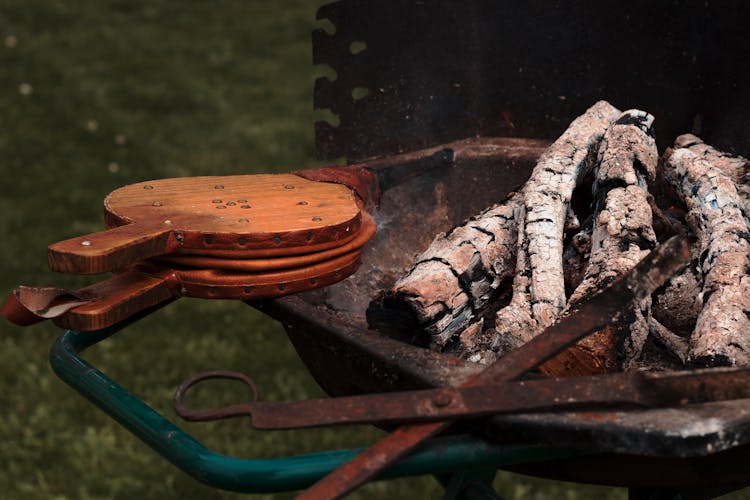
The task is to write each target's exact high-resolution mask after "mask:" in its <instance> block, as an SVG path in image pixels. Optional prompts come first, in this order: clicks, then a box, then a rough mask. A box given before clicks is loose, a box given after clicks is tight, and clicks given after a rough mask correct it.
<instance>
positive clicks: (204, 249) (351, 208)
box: [48, 174, 362, 274]
mask: <svg viewBox="0 0 750 500" xmlns="http://www.w3.org/2000/svg"><path fill="white" fill-rule="evenodd" d="M104 212H105V223H106V225H107V227H108V228H109V229H108V230H107V231H102V232H98V233H92V234H88V235H84V236H80V237H76V238H71V239H69V240H65V241H62V242H59V243H55V244H53V245H50V247H49V252H48V256H49V258H48V260H49V265H50V267H51V268H52V269H53V270H56V271H60V272H65V273H71V274H96V273H102V272H106V271H111V270H115V269H119V268H123V267H125V266H127V265H128V264H131V263H134V262H137V261H139V260H143V259H146V258H149V257H154V256H157V255H163V254H165V253H172V252H180V251H183V250H184V251H187V252H188V253H193V254H198V255H209V256H215V257H230V258H242V257H247V256H249V255H253V256H259V255H257V254H252V253H251V254H246V253H245V252H253V251H258V250H260V251H261V252H266V253H265V256H269V255H273V256H279V255H298V254H305V253H312V252H313V251H319V250H325V249H329V248H333V247H336V246H339V245H341V244H342V243H344V242H347V241H351V239H353V237H354V236H353V235H355V234H356V233H357V232H358V231H359V229H360V225H361V221H362V215H361V214H362V212H361V210H360V207H359V204H358V202H357V198H356V197H355V195H354V194H353V193H352V192H351V190H350V189H349V188H347V187H345V186H342V185H339V184H334V183H325V182H313V181H309V180H307V179H303V178H301V177H299V176H296V175H292V174H259V175H234V176H222V177H185V178H174V179H161V180H155V181H147V182H141V183H136V184H131V185H128V186H124V187H122V188H120V189H117V190H115V191H113V192H112V193H111V194H110V195H109V196H107V197H106V198H105V200H104ZM269 250H272V251H273V252H272V253H270V254H269V253H268V251H269ZM222 252H224V253H222Z"/></svg>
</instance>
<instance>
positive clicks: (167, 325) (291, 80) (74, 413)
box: [0, 0, 625, 499]
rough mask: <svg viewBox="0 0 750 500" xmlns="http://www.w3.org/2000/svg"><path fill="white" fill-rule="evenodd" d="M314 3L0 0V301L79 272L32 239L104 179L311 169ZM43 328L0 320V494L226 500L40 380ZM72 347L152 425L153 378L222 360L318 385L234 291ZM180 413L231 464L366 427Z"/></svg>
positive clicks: (300, 384) (157, 397) (515, 487)
mask: <svg viewBox="0 0 750 500" xmlns="http://www.w3.org/2000/svg"><path fill="white" fill-rule="evenodd" d="M318 3H319V2H315V1H310V0H285V1H283V2H260V1H253V0H234V1H232V0H226V1H218V0H217V1H213V2H197V1H195V2H187V1H184V0H182V1H178V0H150V1H148V2H145V1H142V2H141V1H132V0H107V1H99V0H79V1H75V2H73V1H66V0H56V1H55V0H5V1H4V2H2V3H0V68H2V69H1V70H0V125H1V130H2V133H0V176H1V177H2V182H0V234H1V235H2V239H1V240H0V242H1V243H0V293H2V294H5V293H7V292H8V291H10V290H11V289H12V288H13V287H14V286H16V285H18V284H20V283H25V284H37V285H58V286H66V287H74V288H77V287H80V286H83V285H85V284H88V283H91V282H92V278H84V277H72V276H63V275H58V274H55V273H52V272H51V271H49V270H48V269H47V267H46V246H47V245H48V244H49V243H51V242H54V241H58V240H61V239H65V238H68V237H71V236H75V235H79V234H84V233H86V232H92V231H96V230H98V229H100V228H101V209H100V208H99V207H100V203H101V200H102V198H103V197H104V196H105V195H106V194H107V193H108V192H110V191H111V190H113V189H115V188H116V187H119V186H121V185H123V184H127V183H132V182H136V181H142V180H146V179H153V178H161V177H174V176H188V175H223V174H236V173H258V172H284V171H289V170H292V169H298V168H303V167H311V166H316V165H317V163H316V162H315V161H314V158H315V154H314V144H313V133H312V130H313V129H312V123H313V121H314V119H315V117H316V115H315V113H314V112H313V110H312V86H313V80H314V78H315V74H316V73H315V69H314V68H313V67H312V65H311V56H310V52H311V49H310V35H309V33H310V31H311V29H313V27H315V22H314V12H315V10H316V7H317V4H318ZM59 334H60V331H59V330H58V329H56V328H55V327H54V326H53V325H51V324H40V325H36V326H34V327H31V328H27V329H21V328H16V327H13V326H11V325H10V324H8V323H5V322H0V346H1V348H0V414H1V415H2V416H3V420H4V422H3V424H4V425H3V426H2V427H1V428H0V458H1V459H2V462H3V467H2V469H0V498H9V499H24V498H29V499H36V498H72V499H88V498H122V499H131V498H141V499H152V498H153V499H156V498H235V497H239V496H240V495H237V494H234V493H228V492H222V491H216V490H212V489H210V488H207V487H205V486H203V485H202V484H200V483H198V482H196V481H195V480H193V479H191V478H190V477H188V476H187V475H185V474H183V473H182V472H181V471H179V470H177V469H176V468H175V467H173V466H172V465H171V464H169V463H167V462H166V461H165V460H163V459H161V458H160V457H159V456H158V455H156V453H154V452H153V451H151V450H150V449H149V448H148V447H147V446H146V445H144V444H142V443H141V442H140V441H138V440H137V439H135V438H134V437H132V436H131V435H130V434H129V433H128V432H126V431H125V430H123V429H122V428H120V427H119V426H118V425H117V424H115V423H114V422H113V421H111V420H110V419H109V418H108V417H107V416H105V415H104V414H103V413H101V412H100V411H99V410H97V409H96V408H94V407H93V406H91V405H90V404H89V403H87V402H86V401H84V400H83V399H82V398H81V397H80V396H78V394H77V393H75V392H74V391H73V390H71V389H69V388H68V387H67V386H65V385H64V384H63V383H62V382H60V381H58V379H57V378H56V377H55V376H54V375H53V373H52V372H51V370H50V368H49V366H48V363H47V352H48V349H49V347H50V345H51V344H52V342H53V341H54V339H55V338H56V337H57V336H58V335H59ZM86 357H87V359H89V360H91V361H92V362H93V364H94V365H96V366H100V367H102V368H105V371H106V372H107V373H108V374H109V375H110V376H112V377H113V378H114V379H115V380H117V381H119V382H120V383H122V384H123V385H124V386H125V387H126V388H127V389H129V390H131V391H132V392H133V393H135V394H136V395H137V396H138V397H140V398H142V399H144V400H145V401H146V402H148V403H149V404H150V405H151V406H152V407H154V408H155V409H156V410H158V411H160V412H162V413H163V414H165V415H167V416H169V417H170V418H171V417H172V415H173V412H172V409H171V396H172V392H173V390H174V389H175V387H176V386H177V385H178V384H179V382H180V381H182V380H183V379H184V378H185V377H187V376H188V375H190V374H192V373H195V372H197V371H202V370H209V369H234V370H242V371H244V372H246V373H248V374H250V375H251V376H252V377H253V378H254V379H255V380H256V382H257V383H258V385H259V388H260V392H261V397H263V398H265V399H275V400H281V399H300V398H308V397H314V396H319V395H321V391H320V389H319V388H318V387H317V386H316V385H315V383H314V381H313V380H312V379H311V378H310V376H309V375H308V374H307V372H306V371H305V369H304V368H303V366H302V364H301V362H300V361H299V359H298V358H297V356H296V354H295V353H294V351H293V349H292V348H291V346H290V345H289V343H288V342H287V340H286V338H285V335H284V333H283V330H282V329H281V327H280V326H279V325H278V324H276V323H275V322H273V321H271V320H270V319H268V318H266V317H264V316H263V315H262V314H260V313H258V312H256V311H254V310H253V309H251V308H249V307H247V306H245V305H243V304H240V303H234V302H226V301H222V302H218V301H217V302H212V301H198V300H190V299H182V300H180V301H178V302H176V303H174V304H172V305H170V306H169V307H167V308H165V309H162V310H161V311H160V312H158V313H156V314H154V315H152V316H151V317H149V318H147V319H145V320H143V321H141V322H140V323H137V324H136V325H134V326H132V327H130V328H129V329H128V330H127V331H125V332H122V333H121V334H118V335H116V336H115V337H113V338H111V339H109V340H107V341H106V342H104V343H102V344H101V345H99V346H97V347H95V348H93V349H92V350H91V351H90V352H89V353H88V354H87V356H86ZM204 400H205V402H207V403H213V404H221V403H222V402H223V403H226V402H228V401H229V396H228V395H227V394H210V395H204ZM181 425H182V427H183V428H184V429H186V430H188V431H189V432H190V433H191V434H193V435H194V436H195V437H196V438H198V439H199V440H201V441H202V442H204V443H205V444H206V445H207V446H208V447H209V448H211V449H214V450H217V451H220V452H223V453H226V454H230V455H236V456H247V457H271V456H285V455H289V454H294V453H301V452H307V451H315V450H325V449H336V448H343V447H351V446H355V445H364V444H367V443H369V442H372V441H373V440H374V439H376V437H377V436H378V435H379V433H378V432H377V431H375V430H373V429H369V428H355V429H346V430H337V431H335V432H333V431H309V432H308V431H305V432H302V431H299V432H284V433H261V432H254V431H252V430H251V429H250V427H249V425H248V423H247V422H246V421H242V420H234V421H228V422H222V423H215V424H192V425H191V424H181ZM496 486H497V488H498V490H499V491H500V492H501V493H502V494H503V495H505V496H507V497H508V498H527V497H535V498H623V497H624V495H625V493H624V491H623V490H617V489H609V488H593V487H584V486H574V485H568V484H564V483H553V482H548V481H540V480H535V479H530V478H525V477H522V476H518V475H512V474H506V473H502V474H499V475H498V478H497V479H496ZM440 494H441V489H440V487H439V486H438V485H437V482H436V481H435V480H433V479H432V478H430V477H422V478H409V479H401V480H397V481H391V482H381V483H375V484H371V485H368V486H367V487H365V488H363V489H362V490H361V491H360V492H358V493H357V494H356V495H354V498H412V499H414V498H439V497H440ZM289 496H290V495H289V494H282V495H279V496H277V497H276V498H286V497H289ZM259 497H260V496H258V498H259Z"/></svg>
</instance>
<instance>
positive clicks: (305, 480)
mask: <svg viewBox="0 0 750 500" xmlns="http://www.w3.org/2000/svg"><path fill="white" fill-rule="evenodd" d="M144 314H147V313H144ZM129 323H130V322H127V323H122V324H120V325H117V326H114V327H111V328H107V329H104V330H98V331H93V332H78V331H72V330H68V331H66V332H65V333H64V334H63V335H62V336H61V337H59V338H58V339H57V341H56V342H55V344H54V345H53V346H52V349H51V352H50V364H51V365H52V368H53V370H54V371H55V373H56V374H57V375H58V377H60V378H61V379H62V380H63V381H64V382H65V383H67V384H68V385H70V386H71V387H73V388H74V389H75V390H77V391H78V392H79V393H81V394H82V395H83V396H84V397H86V398H87V399H88V400H90V401H91V402H92V403H94V404H95V405H96V406H98V407H99V408H100V409H102V410H103V411H104V412H105V413H107V414H108V415H109V416H111V417H112V418H114V419H115V420H116V421H117V422H119V423H120V424H121V425H122V426H123V427H125V428H126V429H128V430H129V431H130V432H132V433H133V434H134V435H135V436H137V437H138V438H139V439H141V440H142V441H143V442H144V443H146V444H147V445H149V446H150V447H151V448H153V449H154V450H155V451H156V452H158V453H159V454H160V455H162V456H163V457H164V458H166V459H167V460H169V461H170V462H172V464H174V465H175V466H177V467H178V468H180V469H182V470H183V471H184V472H186V473H188V474H189V475H191V476H192V477H193V478H195V479H197V480H198V481H201V482H203V483H205V484H207V485H209V486H212V487H215V488H221V489H224V490H231V491H237V492H244V493H271V492H279V491H291V490H298V489H302V488H306V487H307V486H309V485H311V484H313V483H315V482H316V481H317V480H318V479H320V478H321V477H323V476H325V475H326V474H328V473H329V472H331V471H332V470H333V469H335V468H336V467H338V466H339V465H341V464H343V463H345V462H347V461H349V460H351V459H352V458H353V457H354V456H355V455H357V454H358V453H359V452H360V451H361V450H359V449H352V450H335V451H325V452H318V453H308V454H303V455H295V456H290V457H284V458H265V459H247V458H235V457H228V456H225V455H221V454H219V453H215V452H213V451H211V450H209V449H207V448H206V447H205V446H203V445H202V444H201V443H199V442H198V441H196V440H195V439H193V438H192V437H190V436H189V435H188V434H186V433H185V432H183V431H182V430H181V429H179V428H178V427H177V426H175V425H174V424H173V423H172V422H170V421H169V420H167V419H166V418H165V417H163V416H162V415H161V414H159V413H157V412H156V411H155V410H153V409H152V408H151V407H149V406H148V405H146V404H145V403H144V402H143V401H141V400H139V399H138V398H136V397H135V396H133V395H132V394H130V393H128V392H127V391H126V390H125V389H124V388H122V387H121V386H120V385H118V384H117V383H115V382H114V381H113V380H112V379H110V378H108V377H107V376H106V375H104V374H103V373H102V372H100V371H99V370H97V369H96V368H94V367H93V366H92V365H90V364H89V363H87V362H86V361H85V360H83V359H82V358H81V357H79V355H78V354H79V353H80V352H82V351H83V350H84V349H86V348H87V347H89V346H92V345H94V344H96V343H98V342H101V341H102V340H105V339H106V338H107V337H109V336H111V335H112V334H114V333H116V332H117V331H119V330H120V329H122V328H123V327H124V326H126V325H127V324H129ZM582 454H583V453H582V452H580V451H575V450H569V449H559V448H546V447H529V446H500V445H497V444H493V443H490V442H487V441H484V440H482V439H479V438H476V437H472V436H453V437H445V438H438V439H434V440H432V441H430V442H429V443H428V444H427V446H425V447H424V448H421V449H420V450H419V451H417V452H415V453H414V454H412V455H409V456H408V457H406V458H404V459H403V460H401V461H400V462H398V463H397V464H395V465H394V466H393V467H391V468H390V469H388V470H387V471H385V472H384V473H383V474H382V475H381V476H380V477H379V479H386V478H391V477H400V476H414V475H421V474H440V473H447V472H454V471H459V470H466V469H476V468H481V467H493V468H496V467H500V466H503V465H509V464H521V463H529V462H539V461H545V460H554V459H560V458H567V457H571V456H580V455H582Z"/></svg>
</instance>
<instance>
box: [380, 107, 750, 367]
mask: <svg viewBox="0 0 750 500" xmlns="http://www.w3.org/2000/svg"><path fill="white" fill-rule="evenodd" d="M653 121H654V118H653V116H651V115H649V114H648V113H645V112H643V111H638V110H629V111H626V112H624V113H620V112H619V111H618V110H617V109H616V108H614V107H613V106H611V105H610V104H608V103H606V102H603V101H602V102H599V103H597V104H595V105H594V106H592V107H591V108H590V109H589V110H587V111H586V113H584V114H583V115H581V116H580V117H578V118H577V119H576V120H574V121H573V123H572V124H571V125H570V127H569V128H568V129H567V130H566V131H565V132H564V133H563V135H562V136H561V137H560V138H559V139H558V140H557V141H555V143H553V144H552V145H551V146H550V148H549V149H548V150H547V151H546V152H545V153H544V154H543V155H542V157H541V158H540V159H539V161H538V163H537V165H536V167H535V168H534V170H533V172H532V174H531V176H530V178H529V180H528V181H527V183H526V184H525V185H524V186H523V188H522V189H521V190H520V191H519V192H518V193H514V194H513V195H511V196H510V197H509V198H508V199H507V200H505V201H504V202H503V203H501V204H499V205H496V206H494V207H492V208H490V209H488V210H486V211H485V212H483V213H482V214H480V215H478V216H476V217H473V218H472V219H470V220H469V221H468V222H467V223H465V224H464V225H462V226H459V227H456V228H454V229H453V230H452V231H449V232H448V233H446V234H442V235H440V236H438V237H437V238H436V239H435V240H434V241H433V242H432V244H431V245H430V247H429V248H428V249H427V250H426V251H425V252H424V253H423V254H421V255H420V256H419V257H418V258H417V261H416V263H415V264H414V266H413V267H412V268H411V269H410V270H409V271H408V273H407V274H406V275H405V276H404V277H403V278H401V279H400V280H399V281H398V282H397V283H396V284H395V285H394V287H393V288H392V289H391V290H388V291H386V292H384V293H382V294H381V295H380V296H379V297H377V298H376V300H374V301H373V303H372V304H371V305H370V308H369V309H368V321H369V322H370V325H371V326H373V327H375V328H378V329H382V330H383V331H386V332H388V333H389V334H391V335H394V334H395V335H396V336H399V335H400V336H401V337H402V338H407V337H408V340H410V341H412V342H413V343H417V344H420V345H424V346H429V347H430V348H432V349H435V350H439V351H442V352H446V353H451V354H455V355H459V356H461V357H464V358H466V359H469V360H471V361H475V362H479V363H490V362H492V361H494V360H495V359H496V358H497V357H499V356H502V355H504V354H505V353H506V352H508V351H510V350H511V349H514V348H516V347H518V346H520V345H521V344H523V343H525V342H527V341H529V340H530V339H531V338H533V337H534V336H536V335H537V334H538V333H540V332H541V331H542V330H544V329H545V328H546V327H548V326H549V325H551V324H552V323H553V322H554V321H555V320H556V319H557V318H558V316H559V315H560V314H566V313H567V311H574V310H575V309H576V305H577V304H578V303H580V302H581V301H583V300H584V299H586V298H588V297H590V296H592V295H594V294H596V293H597V292H599V291H600V290H601V289H603V288H605V287H606V286H607V285H608V284H609V283H611V282H612V281H614V280H616V279H617V278H618V277H620V276H621V275H623V274H624V273H626V272H628V271H629V270H630V269H632V268H633V267H634V266H635V265H636V263H637V262H639V261H640V260H641V259H642V258H643V257H644V256H645V255H646V254H647V253H648V252H649V251H650V250H652V249H653V248H654V247H655V246H656V245H657V240H658V239H659V238H661V239H664V238H666V237H668V236H671V235H673V234H675V233H681V234H686V233H689V232H692V233H693V234H694V235H695V240H696V241H695V243H694V248H693V252H694V256H695V258H694V261H693V265H692V266H691V267H690V268H688V269H686V270H685V271H684V272H683V273H682V274H680V275H678V276H676V277H673V278H672V279H671V280H670V282H669V283H668V284H667V285H665V286H664V287H662V288H661V289H659V290H658V291H657V292H655V293H654V294H653V296H652V297H647V298H645V299H641V300H639V301H638V302H637V303H633V304H631V307H630V309H629V311H628V313H627V314H625V315H623V316H622V317H621V319H620V320H619V321H618V322H617V323H614V324H611V325H609V326H608V327H607V328H605V329H604V330H602V331H600V332H597V333H595V334H594V335H592V336H590V337H588V338H587V339H586V340H584V341H582V342H580V343H578V344H577V345H575V346H573V347H572V348H570V349H568V350H567V351H565V352H563V353H562V354H560V355H559V356H557V357H556V358H554V359H552V360H550V361H548V362H547V363H545V364H544V365H543V366H542V367H541V368H540V370H541V371H542V372H543V373H544V374H546V375H553V376H566V375H585V374H591V373H598V372H608V371H615V370H621V369H636V368H638V366H639V365H638V363H643V366H646V365H648V366H649V367H650V368H653V367H657V369H658V362H657V364H656V365H654V364H653V363H654V362H655V360H657V358H658V356H657V357H655V353H661V354H658V355H659V356H664V359H665V366H666V365H671V366H675V365H674V363H678V362H679V363H682V364H686V363H687V364H694V365H701V366H706V365H734V364H747V363H750V337H748V338H745V337H744V336H743V332H744V331H746V330H750V329H749V328H748V327H750V274H748V270H750V222H748V219H747V218H746V214H747V213H750V186H748V184H747V183H746V182H745V181H747V180H748V178H750V162H748V161H747V160H745V159H744V158H735V157H732V156H731V155H728V154H726V153H722V152H721V151H718V150H716V149H714V148H712V147H711V146H709V145H706V144H705V143H703V141H701V140H700V139H699V138H698V137H696V136H694V135H690V134H686V135H683V136H680V137H678V139H677V141H676V142H675V149H674V150H670V151H669V152H668V153H667V154H666V155H665V160H664V162H663V164H662V168H661V169H659V170H660V171H659V172H658V173H659V175H658V176H657V165H658V164H659V159H658V151H657V148H656V144H655V141H654V138H653V130H652V124H653ZM584 179H586V180H585V182H584ZM589 183H593V184H592V185H591V192H592V196H591V197H590V198H587V197H586V196H585V195H583V196H579V195H576V196H577V197H576V198H575V199H574V198H573V192H574V190H575V188H576V187H577V188H578V191H577V192H578V193H581V192H582V190H583V189H584V188H586V189H588V187H587V186H588V185H589ZM649 190H652V192H653V194H652V193H650V192H649ZM576 200H577V201H576ZM586 206H589V209H588V210H587V209H586ZM579 218H580V220H579ZM581 220H583V223H581ZM510 278H513V279H512V286H510V285H509V284H508V282H509V281H510ZM503 304H505V306H504V307H500V306H501V305H503ZM497 309H499V310H497ZM495 310H497V312H496V313H494V314H493V311H495ZM383 326H385V328H382V327H383ZM648 337H650V338H651V339H652V340H653V342H651V343H649V344H648V346H649V348H648V349H647V350H646V351H644V345H646V340H647V338H648ZM688 338H690V341H689V343H688ZM641 358H642V359H641ZM667 358H669V361H667Z"/></svg>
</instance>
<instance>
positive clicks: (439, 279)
mask: <svg viewBox="0 0 750 500" xmlns="http://www.w3.org/2000/svg"><path fill="white" fill-rule="evenodd" d="M519 204H520V196H519V195H518V194H513V195H511V196H510V197H509V198H508V200H507V201H506V202H505V203H502V204H499V205H496V206H494V207H492V208H490V209H488V210H486V211H485V212H483V213H482V214H480V215H478V216H476V217H472V218H471V219H469V221H468V222H467V223H466V224H464V225H463V226H460V227H456V228H454V229H453V230H452V231H449V232H448V233H445V234H441V235H438V237H436V238H435V240H433V242H432V243H431V244H430V246H429V248H428V249H427V250H426V251H425V252H424V253H422V254H421V255H419V256H418V257H417V259H416V263H415V264H414V266H413V267H412V268H411V269H410V270H409V271H408V272H407V273H406V275H405V276H404V277H403V278H401V279H400V280H399V281H398V282H397V283H396V284H395V285H394V286H393V288H392V289H391V290H389V291H388V292H386V293H384V294H382V295H381V296H380V297H378V298H377V299H376V301H375V302H373V304H371V306H370V307H369V308H368V311H367V319H368V322H369V323H370V324H371V325H373V326H376V325H379V324H381V323H386V324H387V325H388V326H389V327H390V328H389V331H390V332H391V333H392V334H396V335H397V336H399V335H402V336H403V335H410V334H416V336H415V337H412V338H411V339H410V340H411V341H412V342H413V343H416V344H418V345H429V346H430V347H432V348H433V349H438V350H442V349H443V348H444V347H445V346H446V344H447V343H448V342H449V341H450V340H451V338H452V337H453V336H454V335H456V334H457V333H458V332H460V331H461V330H463V329H465V328H466V327H467V326H469V325H470V324H472V323H473V324H476V325H477V326H475V327H474V328H477V327H478V328H480V329H481V326H482V323H483V321H482V319H481V314H482V311H483V310H484V309H485V308H486V307H487V306H488V304H489V303H490V302H491V301H492V299H493V298H494V297H495V295H496V292H497V289H498V287H499V286H500V284H501V282H502V281H503V280H504V279H506V278H509V277H510V276H511V275H512V273H513V266H514V258H515V241H516V233H517V222H516V219H515V215H514V213H515V212H516V210H517V209H518V206H519ZM393 326H397V328H395V329H394V328H392V327H393Z"/></svg>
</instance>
